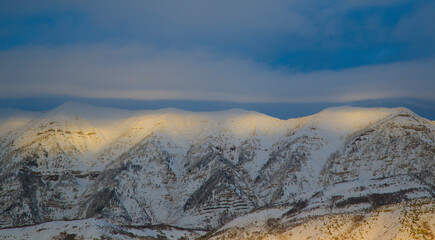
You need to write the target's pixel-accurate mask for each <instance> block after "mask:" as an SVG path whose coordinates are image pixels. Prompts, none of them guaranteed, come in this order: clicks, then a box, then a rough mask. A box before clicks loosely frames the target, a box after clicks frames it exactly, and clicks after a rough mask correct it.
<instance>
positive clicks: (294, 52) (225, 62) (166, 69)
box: [0, 0, 435, 117]
mask: <svg viewBox="0 0 435 240" xmlns="http://www.w3.org/2000/svg"><path fill="white" fill-rule="evenodd" d="M433 23H435V2H434V1H429V0H420V1H406V0H390V1H374V0H364V1H363V0H346V1H345V0H336V1H320V0H319V1H316V0H315V1H281V0H272V1H259V0H250V1H247V0H243V1H199V0H198V1H197V0H189V1H177V2H174V1H164V0H163V1H111V0H108V1H45V0H43V1H21V0H18V1H0V107H20V108H25V109H42V108H43V106H46V105H44V102H45V101H47V99H51V101H52V102H53V104H54V103H60V102H62V101H64V100H65V101H66V100H70V99H74V100H75V101H85V102H90V103H102V102H103V103H104V102H105V103H106V104H105V105H117V104H118V105H122V104H121V103H123V102H124V103H125V102H128V101H134V102H143V106H144V107H150V108H152V107H157V106H159V107H160V106H161V105H162V104H160V103H162V102H166V103H167V104H166V105H165V104H163V105H162V107H171V106H176V107H179V108H184V109H189V110H198V109H200V110H203V108H206V106H210V110H214V109H215V108H216V106H222V104H217V103H221V102H225V104H224V106H228V107H239V106H242V107H243V106H245V107H246V106H248V107H249V108H252V109H254V110H260V111H263V112H267V113H269V112H271V114H272V115H274V113H275V115H279V116H286V114H283V113H280V112H279V110H278V109H279V108H278V106H280V107H283V108H285V106H287V107H288V109H287V110H282V111H287V112H288V111H290V110H289V109H294V111H296V112H298V113H299V114H301V115H302V114H305V111H301V110H300V109H303V108H302V107H298V108H290V107H289V106H296V105H298V104H299V105H298V106H307V108H309V109H312V111H317V108H318V107H313V106H332V105H337V104H338V105H340V104H349V105H352V104H354V105H355V104H356V105H358V104H360V103H362V102H365V103H367V101H368V102H371V104H370V106H377V105H379V106H390V105H389V103H391V101H392V99H394V102H396V103H397V105H406V104H409V102H410V99H412V101H411V102H413V103H415V104H414V105H415V106H416V107H415V109H420V108H421V109H423V108H424V109H425V110H424V111H420V110H418V111H417V112H419V111H420V112H421V113H422V114H423V115H425V116H427V117H432V116H434V117H435V113H434V112H435V111H434V108H433V107H432V106H434V105H433V104H430V103H435V94H434V92H435V79H434V78H435V77H434V76H435V30H434V29H435V28H434V27H433ZM400 99H403V101H402V102H401V100H400ZM38 101H40V105H39V107H34V105H35V102H38ZM157 102H158V103H159V104H157ZM193 102H195V104H193ZM387 102H388V104H387ZM422 102H424V104H421V103H422ZM152 103H154V105H153V104H152ZM210 103H213V104H210ZM53 104H51V105H53ZM216 104H217V105H216ZM286 104H287V105H286ZM199 105H200V106H202V107H200V108H198V107H197V108H195V107H192V106H199ZM414 105H412V106H410V107H411V109H412V108H413V106H414ZM32 106H33V107H32ZM123 106H124V105H123ZM255 106H257V107H255ZM265 106H271V107H269V108H267V107H265ZM309 106H311V107H309ZM422 106H425V107H422ZM268 109H269V110H268ZM271 109H275V110H273V111H272V110H271ZM415 109H413V110H415ZM287 115H289V114H287ZM296 115H297V114H296Z"/></svg>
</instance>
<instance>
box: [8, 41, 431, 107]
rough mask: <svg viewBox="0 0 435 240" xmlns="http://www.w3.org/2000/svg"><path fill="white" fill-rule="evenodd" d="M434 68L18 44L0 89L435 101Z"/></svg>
mask: <svg viewBox="0 0 435 240" xmlns="http://www.w3.org/2000/svg"><path fill="white" fill-rule="evenodd" d="M433 66H435V59H426V60H418V61H408V62H398V63H391V64H383V65H374V66H363V67H357V68H350V69H344V70H338V71H331V70H322V71H315V72H309V73H300V72H295V71H290V70H288V69H284V68H281V69H280V68H278V69H277V68H270V67H265V66H264V65H260V64H258V63H256V62H254V61H251V60H249V59H243V58H234V57H228V56H222V55H219V54H217V53H213V52H206V51H156V50H154V49H151V48H144V47H143V46H130V47H114V46H111V45H91V46H74V47H68V48H65V47H62V48H55V49H53V48H38V49H35V48H29V49H18V50H17V49H12V50H9V51H3V52H1V53H0V76H2V81H1V82H0V95H1V96H2V97H4V98H19V97H37V96H57V95H59V96H65V95H66V96H76V97H86V98H125V99H143V100H153V99H184V100H213V101H235V102H310V101H311V102H312V101H329V102H345V101H354V100H364V99H378V98H393V97H413V98H423V99H435V96H434V95H433V89H435V81H433V76H435V68H434V67H433Z"/></svg>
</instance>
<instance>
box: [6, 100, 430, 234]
mask: <svg viewBox="0 0 435 240" xmlns="http://www.w3.org/2000/svg"><path fill="white" fill-rule="evenodd" d="M111 116H113V117H111ZM27 117H28V118H29V119H28V122H27V123H25V124H23V125H21V126H18V127H16V128H12V129H11V130H10V131H9V132H3V133H1V134H0V164H1V166H2V169H1V170H0V180H2V181H1V182H2V184H1V189H0V192H1V193H2V194H0V195H1V196H0V203H2V206H3V207H2V208H1V209H0V210H1V211H0V212H1V214H0V228H4V227H24V226H26V225H31V224H39V223H45V222H50V221H53V220H74V219H76V220H80V219H81V220H85V219H94V218H96V219H102V220H104V221H105V222H106V223H107V224H108V225H107V226H109V225H110V227H109V228H110V229H118V230H119V228H121V229H122V226H146V225H156V224H166V225H171V226H174V227H181V228H183V229H185V228H190V229H209V230H210V229H214V228H216V227H219V226H223V225H224V224H225V223H226V222H227V221H229V220H231V219H234V218H237V217H241V216H244V215H245V214H247V213H249V212H252V211H256V210H258V209H262V208H276V207H278V208H280V207H281V208H282V207H283V208H287V210H286V211H285V212H293V213H292V214H297V215H295V216H293V215H291V216H293V217H292V218H294V219H296V220H297V221H300V220H298V219H304V218H303V217H302V216H303V215H304V214H305V215H307V216H327V215H328V214H332V213H334V214H348V213H353V212H360V211H367V209H372V208H374V207H377V206H383V205H388V204H399V203H401V202H406V201H412V200H413V199H431V198H433V196H435V190H434V189H435V188H434V185H435V177H434V174H433V172H435V164H434V160H435V147H434V146H435V137H434V136H435V127H434V125H433V123H432V122H431V121H429V120H427V119H424V118H421V117H419V116H418V115H416V114H415V113H413V112H412V111H411V110H409V109H406V108H393V109H388V108H354V107H336V108H329V109H325V110H323V111H321V112H319V113H317V114H314V115H311V116H307V117H303V118H297V119H288V120H280V119H276V118H273V117H269V116H267V115H264V114H261V113H256V112H253V111H246V110H240V109H231V110H228V111H220V112H200V113H196V112H188V111H182V110H176V109H175V110H174V109H163V110H155V111H154V110H152V111H128V110H126V111H125V110H119V109H110V108H100V107H93V106H88V105H83V104H75V103H68V104H65V105H62V106H60V107H58V108H56V109H53V110H51V111H48V112H45V113H41V114H36V115H34V116H33V119H30V118H31V117H32V116H30V117H29V116H27ZM7 119H9V121H13V120H14V118H13V117H10V116H9V117H8V118H7ZM7 119H6V120H3V121H1V122H0V126H1V125H6V126H7V125H8V124H10V123H8V120H7ZM0 129H1V127H0ZM399 182H402V183H400V184H399ZM340 188H347V189H348V193H340V194H338V193H339V192H341V191H340ZM377 192H378V193H379V194H378V193H377ZM373 193H376V194H378V195H376V194H375V195H373ZM319 196H323V197H319ZM387 199H392V200H387ZM17 200H18V201H17ZM328 209H332V210H328ZM281 212H282V211H281ZM285 212H284V213H285ZM284 213H282V214H284ZM285 216H288V214H287V215H285V214H284V215H282V217H280V218H279V219H281V220H278V222H280V221H281V223H280V224H281V225H283V226H287V225H286V224H287V223H286V220H285V219H287V217H285ZM283 219H284V220H283ZM278 222H277V223H278ZM105 226H106V225H105ZM118 230H117V231H118ZM124 230H125V231H127V230H128V231H132V230H131V229H130V228H128V229H124ZM124 230H123V231H124ZM1 234H2V230H1V229H0V236H2V235H1ZM99 234H103V235H104V234H106V235H107V234H108V233H104V231H103V233H99ZM141 234H142V233H141ZM201 234H204V233H201ZM103 235H101V236H103ZM107 236H108V235H107ZM192 236H193V235H192Z"/></svg>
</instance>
